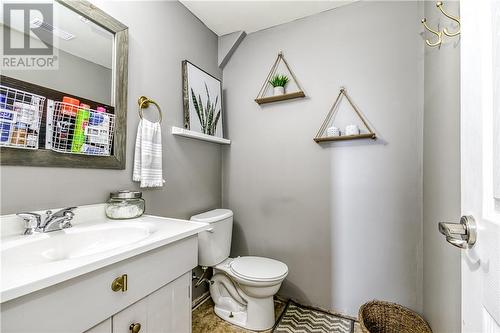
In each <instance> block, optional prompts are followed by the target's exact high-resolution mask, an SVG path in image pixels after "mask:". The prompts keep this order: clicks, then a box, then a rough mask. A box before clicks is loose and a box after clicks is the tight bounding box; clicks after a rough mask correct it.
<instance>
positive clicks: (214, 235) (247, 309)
mask: <svg viewBox="0 0 500 333" xmlns="http://www.w3.org/2000/svg"><path fill="white" fill-rule="evenodd" d="M191 220H192V221H198V222H205V223H210V229H208V230H207V231H204V232H202V233H200V234H199V235H198V263H199V265H200V266H205V267H212V268H213V270H214V272H213V273H214V274H213V276H212V279H211V281H210V295H211V296H212V299H213V301H214V303H215V313H216V314H217V315H218V316H219V317H221V318H222V319H224V320H226V321H228V322H230V323H232V324H235V325H238V326H240V327H243V328H246V329H249V330H255V331H260V330H267V329H269V328H271V327H272V326H273V325H274V321H275V318H274V303H273V296H274V294H276V293H277V292H278V290H279V288H280V286H281V283H282V282H283V280H284V279H285V277H286V276H287V275H288V267H287V266H286V265H285V264H284V263H282V262H280V261H277V260H274V259H268V258H263V257H238V258H234V259H233V258H229V251H230V249H231V233H232V229H233V212H232V211H230V210H228V209H215V210H211V211H209V212H206V213H202V214H198V215H195V216H193V217H191Z"/></svg>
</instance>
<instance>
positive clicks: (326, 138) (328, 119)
mask: <svg viewBox="0 0 500 333" xmlns="http://www.w3.org/2000/svg"><path fill="white" fill-rule="evenodd" d="M344 96H345V98H346V99H347V101H348V102H349V104H350V105H351V107H352V108H353V110H354V112H355V113H356V114H357V115H358V117H359V119H361V122H362V123H363V125H364V126H365V127H366V129H367V131H368V133H363V134H357V135H347V136H331V137H329V136H324V135H325V131H326V130H327V127H328V125H329V124H330V123H331V121H332V119H333V117H334V116H335V114H336V113H337V111H338V109H339V108H338V106H339V105H340V102H341V101H342V98H343V97H344ZM376 138H377V135H376V134H375V132H373V130H372V129H371V127H370V125H368V122H367V121H366V119H365V117H363V114H362V113H361V112H360V111H359V109H358V108H357V107H356V105H355V104H354V103H353V101H352V99H351V97H350V96H349V94H347V91H346V89H345V88H344V87H341V88H340V92H339V94H338V95H337V98H336V99H335V102H334V103H333V105H332V107H331V108H330V111H329V112H328V115H327V116H326V119H325V120H324V121H323V124H322V125H321V127H320V128H319V131H318V133H317V134H316V137H315V138H314V141H316V142H317V143H320V142H325V141H340V140H355V139H373V140H375V139H376Z"/></svg>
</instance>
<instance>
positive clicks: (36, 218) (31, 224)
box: [16, 212, 42, 235]
mask: <svg viewBox="0 0 500 333" xmlns="http://www.w3.org/2000/svg"><path fill="white" fill-rule="evenodd" d="M16 215H17V216H19V217H20V218H22V219H23V220H24V227H25V228H26V230H24V234H25V235H31V234H32V233H33V232H34V231H35V230H36V228H38V227H40V223H41V221H42V217H41V216H40V214H37V213H28V212H24V213H17V214H16Z"/></svg>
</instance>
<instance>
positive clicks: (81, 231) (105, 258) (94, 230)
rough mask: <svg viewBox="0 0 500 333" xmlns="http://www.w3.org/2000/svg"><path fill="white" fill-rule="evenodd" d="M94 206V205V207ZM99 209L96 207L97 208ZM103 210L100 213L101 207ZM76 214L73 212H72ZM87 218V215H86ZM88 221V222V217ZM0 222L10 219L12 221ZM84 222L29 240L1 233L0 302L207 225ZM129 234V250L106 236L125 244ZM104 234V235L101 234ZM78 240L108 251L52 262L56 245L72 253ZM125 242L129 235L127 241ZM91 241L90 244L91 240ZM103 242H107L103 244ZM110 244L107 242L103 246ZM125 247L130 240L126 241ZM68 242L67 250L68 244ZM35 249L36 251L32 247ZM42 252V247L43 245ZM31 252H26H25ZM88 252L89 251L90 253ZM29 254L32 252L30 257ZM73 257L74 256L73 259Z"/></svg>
mask: <svg viewBox="0 0 500 333" xmlns="http://www.w3.org/2000/svg"><path fill="white" fill-rule="evenodd" d="M96 206H97V205H96ZM99 206H100V205H99ZM101 208H102V207H101ZM77 214H78V212H77ZM87 215H88V214H87ZM87 217H88V216H87ZM4 219H6V220H8V219H11V220H12V219H13V218H12V216H10V217H9V216H7V218H4V217H2V222H1V223H4V221H3V220H4ZM95 220H96V219H94V221H92V219H88V218H87V219H86V221H85V222H80V223H78V224H75V226H73V227H72V228H68V229H65V230H62V231H55V232H50V233H38V234H33V235H27V236H25V235H19V233H17V234H14V235H12V234H10V233H9V232H4V230H2V233H3V235H2V239H1V240H2V244H1V259H2V262H1V263H2V267H1V280H0V284H1V292H0V300H1V302H2V303H3V302H6V301H9V300H12V299H14V298H17V297H21V296H23V295H26V294H29V293H31V292H34V291H37V290H40V289H43V288H46V287H49V286H52V285H55V284H57V283H60V282H63V281H66V280H69V279H72V278H75V277H77V276H79V275H83V274H86V273H89V272H92V271H94V270H97V269H99V268H102V267H105V266H108V265H111V264H114V263H116V262H119V261H122V260H125V259H128V258H131V257H133V256H136V255H139V254H141V253H144V252H147V251H150V250H153V249H156V248H158V247H161V246H164V245H167V244H170V243H173V242H175V241H178V240H181V239H183V238H187V237H190V236H193V235H196V234H197V233H199V232H201V231H204V230H206V229H208V226H209V225H208V224H206V223H200V222H192V221H187V220H179V219H171V218H163V217H156V216H149V215H144V216H142V217H139V218H137V219H133V220H122V221H116V220H109V219H107V218H105V217H103V216H102V214H101V215H100V216H99V217H98V218H97V222H95ZM17 223H20V224H21V226H22V221H21V222H19V221H17ZM89 230H90V231H91V233H88V231H89ZM124 231H127V232H130V233H131V234H132V235H133V237H135V239H136V240H134V241H132V242H131V243H128V244H121V243H120V242H119V241H116V239H109V238H112V237H109V234H111V236H112V235H114V234H116V235H117V236H116V238H120V237H121V238H120V239H124V238H123V237H124V236H120V235H119V234H120V233H123V232H124ZM106 233H107V234H106ZM75 235H76V236H77V237H79V238H77V242H76V243H78V242H80V243H82V244H83V243H84V242H89V239H91V240H92V241H93V239H94V238H96V240H95V243H99V246H101V247H102V246H104V247H109V248H110V249H106V250H99V251H100V252H97V253H93V252H92V247H91V246H88V244H87V245H86V246H85V249H84V250H83V251H82V250H81V249H76V250H74V249H71V251H73V252H72V254H71V255H72V256H74V257H70V258H65V257H64V256H61V258H57V254H54V252H57V249H56V250H55V251H54V249H53V248H54V247H55V248H57V246H58V244H60V243H61V240H64V242H65V244H63V245H64V246H67V247H68V246H69V247H74V244H73V243H75V242H73V241H72V238H71V237H75ZM79 235H86V236H85V237H86V238H85V237H83V238H84V239H83V240H82V237H80V236H79ZM126 236H127V237H128V235H126ZM91 237H92V238H91ZM106 237H107V238H106ZM108 239H109V241H108ZM54 240H58V241H56V243H57V244H56V245H55V246H54V245H51V246H50V247H51V249H50V251H49V250H47V251H39V250H38V248H39V247H40V246H39V244H41V243H42V242H43V243H44V244H49V242H50V244H54ZM128 241H129V240H128ZM69 242H71V244H69ZM37 246H38V247H37ZM44 246H46V245H44ZM30 247H31V248H32V249H31V250H30V249H29V248H30ZM89 249H90V251H89ZM30 251H31V252H30ZM75 253H78V254H77V255H76V254H75Z"/></svg>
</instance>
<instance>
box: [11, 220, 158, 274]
mask: <svg viewBox="0 0 500 333" xmlns="http://www.w3.org/2000/svg"><path fill="white" fill-rule="evenodd" d="M153 232H154V228H152V226H151V224H147V223H142V224H140V223H130V222H109V223H106V224H98V225H93V226H77V227H73V228H70V229H66V230H63V231H56V232H51V233H46V234H36V235H33V236H27V237H22V238H20V239H17V240H16V241H12V242H6V243H4V244H3V246H2V267H14V266H22V265H36V264H42V263H47V262H50V261H58V260H68V259H74V258H79V257H82V256H88V255H92V254H97V253H100V252H104V251H108V250H112V249H115V248H118V247H121V246H124V245H128V244H132V243H135V242H138V241H140V240H143V239H144V238H146V237H149V236H150V235H151V234H152V233H153Z"/></svg>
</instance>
